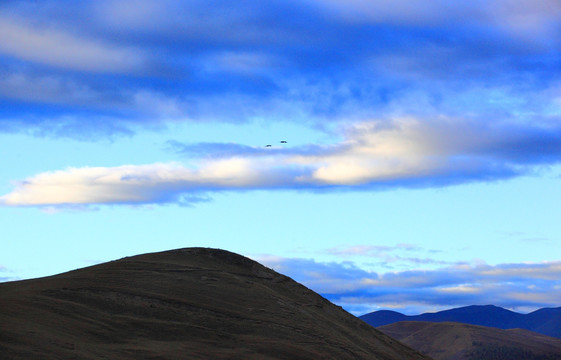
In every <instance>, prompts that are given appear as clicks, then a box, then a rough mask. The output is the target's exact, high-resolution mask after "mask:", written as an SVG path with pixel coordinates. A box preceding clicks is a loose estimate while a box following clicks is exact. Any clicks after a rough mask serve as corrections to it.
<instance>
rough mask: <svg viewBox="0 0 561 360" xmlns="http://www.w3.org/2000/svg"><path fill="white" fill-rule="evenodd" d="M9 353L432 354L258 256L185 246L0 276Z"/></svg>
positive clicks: (4, 350)
mask: <svg viewBox="0 0 561 360" xmlns="http://www.w3.org/2000/svg"><path fill="white" fill-rule="evenodd" d="M0 354H2V358H5V359H102V358H110V359H211V358H212V359H388V360H390V359H426V357H424V356H422V355H420V354H419V353H417V352H416V351H414V350H412V349H410V348H408V347H406V346H404V345H402V344H401V343H399V342H397V341H395V340H393V339H391V338H390V337H388V336H386V335H384V334H382V333H381V332H379V331H378V330H376V329H374V328H372V327H370V326H369V325H367V324H366V323H364V322H363V321H361V320H359V319H357V318H355V317H354V316H352V315H350V314H349V313H347V312H346V311H344V310H343V309H341V308H340V307H337V306H335V305H333V304H331V303H330V302H329V301H327V300H325V299H324V298H322V297H321V296H319V295H318V294H316V293H314V292H312V291H311V290H309V289H307V288H306V287H304V286H302V285H300V284H298V283H296V282H295V281H293V280H291V279H290V278H288V277H286V276H284V275H281V274H278V273H276V272H275V271H273V270H270V269H268V268H266V267H264V266H262V265H260V264H259V263H257V262H255V261H253V260H250V259H248V258H245V257H242V256H240V255H237V254H233V253H230V252H227V251H223V250H215V249H204V248H188V249H180V250H173V251H167V252H161V253H152V254H145V255H139V256H134V257H129V258H124V259H121V260H117V261H112V262H109V263H104V264H100V265H96V266H92V267H88V268H84V269H80V270H75V271H71V272H68V273H64V274H60V275H55V276H51V277H46V278H40V279H33V280H26V281H16V282H10V283H2V284H0Z"/></svg>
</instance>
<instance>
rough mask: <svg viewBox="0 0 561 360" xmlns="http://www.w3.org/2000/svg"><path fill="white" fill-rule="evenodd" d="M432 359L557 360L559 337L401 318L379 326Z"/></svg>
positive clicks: (525, 331)
mask: <svg viewBox="0 0 561 360" xmlns="http://www.w3.org/2000/svg"><path fill="white" fill-rule="evenodd" d="M379 329H380V330H382V331H383V332H384V333H386V334H387V335H389V336H391V337H393V338H395V339H398V340H400V341H401V342H403V343H405V344H407V345H409V346H411V347H412V348H414V349H417V350H419V351H420V352H422V353H424V354H427V355H429V356H431V357H433V358H434V359H436V360H515V359H516V360H554V359H557V360H559V359H561V339H557V338H553V337H549V336H545V335H542V334H538V333H535V332H531V331H528V330H523V329H511V330H502V329H497V328H491V327H484V326H477V325H468V324H460V323H453V322H439V323H434V322H424V321H403V322H397V323H394V324H391V325H385V326H381V327H380V328H379Z"/></svg>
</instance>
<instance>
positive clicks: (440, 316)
mask: <svg viewBox="0 0 561 360" xmlns="http://www.w3.org/2000/svg"><path fill="white" fill-rule="evenodd" d="M360 318H361V319H362V320H364V321H366V322H367V323H369V324H370V325H372V326H374V327H379V326H383V325H388V324H392V323H395V322H398V321H430V322H445V321H451V322H459V323H465V324H471V325H481V326H490V327H496V328H499V329H515V328H520V329H526V330H530V331H534V332H537V333H540V334H544V335H548V336H553V337H557V338H561V307H558V308H544V309H539V310H536V311H534V312H531V313H529V314H520V313H517V312H514V311H510V310H506V309H503V308H501V307H498V306H493V305H472V306H465V307H461V308H456V309H450V310H445V311H439V312H435V313H424V314H421V315H413V316H408V315H404V314H401V313H399V312H395V311H388V310H381V311H375V312H372V313H369V314H365V315H362V316H360Z"/></svg>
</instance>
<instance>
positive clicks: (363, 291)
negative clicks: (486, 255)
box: [259, 256, 561, 315]
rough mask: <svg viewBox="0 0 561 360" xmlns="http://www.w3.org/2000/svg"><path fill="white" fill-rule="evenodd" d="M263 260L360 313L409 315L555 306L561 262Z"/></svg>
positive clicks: (560, 284) (560, 286) (559, 291)
mask: <svg viewBox="0 0 561 360" xmlns="http://www.w3.org/2000/svg"><path fill="white" fill-rule="evenodd" d="M259 260H260V261H262V262H263V263H264V264H266V265H267V266H269V267H272V268H273V269H275V270H277V271H279V272H281V273H284V274H286V275H288V276H290V277H292V278H294V279H295V280H296V281H299V282H302V283H303V284H304V285H306V286H308V287H309V288H311V289H312V290H314V291H316V292H318V293H320V294H322V295H323V296H325V297H327V298H328V299H329V300H331V301H332V302H334V303H336V304H338V305H341V306H343V307H345V308H346V309H347V310H349V311H351V312H353V313H354V314H356V315H362V314H365V313H368V312H371V311H376V310H380V309H394V310H396V311H402V312H405V313H408V314H418V313H421V312H425V311H434V310H440V309H447V308H451V307H459V306H467V305H473V304H494V305H497V306H502V307H505V308H510V309H513V308H514V309H519V310H520V311H526V310H528V311H530V310H533V309H536V308H540V307H557V306H559V298H560V296H561V262H560V261H551V262H543V263H520V264H500V265H495V266H492V265H487V264H467V263H464V264H460V263H459V264H453V265H448V266H445V267H441V268H439V269H435V270H413V271H399V272H387V273H376V272H369V271H365V270H363V269H361V268H360V267H357V266H356V265H355V264H353V263H352V262H346V263H321V262H316V261H314V260H309V259H291V258H279V257H272V256H269V257H266V256H264V257H262V258H260V259H259Z"/></svg>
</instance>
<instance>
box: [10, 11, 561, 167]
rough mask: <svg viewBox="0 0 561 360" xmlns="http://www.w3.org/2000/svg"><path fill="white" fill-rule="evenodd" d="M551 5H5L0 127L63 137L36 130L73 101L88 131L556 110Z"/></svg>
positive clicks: (497, 116) (554, 114)
mask: <svg viewBox="0 0 561 360" xmlns="http://www.w3.org/2000/svg"><path fill="white" fill-rule="evenodd" d="M560 18H561V7H560V6H559V4H558V3H557V2H555V1H553V0H551V1H550V0H548V1H543V2H539V3H538V2H531V1H526V0H524V1H514V0H494V1H487V2H482V1H475V2H469V3H462V4H457V3H454V4H450V3H449V2H448V1H440V0H439V1H433V2H431V3H430V4H426V3H425V2H422V1H418V0H399V1H394V2H387V1H361V0H353V1H346V2H343V1H339V0H309V1H271V2H267V4H264V3H263V2H260V1H254V0H251V1H244V2H236V3H232V2H230V1H215V2H213V3H212V4H209V3H207V2H204V1H189V2H177V1H152V0H136V1H127V2H124V1H116V0H104V1H80V2H71V3H64V4H62V3H60V2H55V1H44V2H23V3H22V2H3V3H2V4H0V29H2V31H0V33H2V34H5V39H1V35H0V65H1V66H0V68H2V69H5V70H3V71H2V73H0V80H1V81H2V86H0V89H5V90H4V91H3V92H2V93H0V102H2V107H1V108H2V109H3V110H2V111H1V112H0V123H5V125H4V126H0V131H1V130H3V129H11V130H8V131H17V130H18V129H19V131H22V132H32V133H39V134H49V136H67V135H66V134H65V133H64V131H59V132H54V133H50V132H49V131H48V128H49V127H51V126H53V127H57V128H59V129H66V128H67V127H68V126H67V124H66V123H65V121H66V120H67V119H76V118H78V117H82V116H83V113H84V112H85V111H90V112H101V113H102V114H103V115H104V116H106V117H110V118H112V119H113V120H112V123H113V124H115V126H112V127H106V128H104V129H103V130H102V131H98V132H97V133H95V136H92V138H102V137H104V136H112V135H115V134H117V135H118V134H121V133H123V131H121V130H123V129H124V132H125V133H129V134H132V133H134V132H135V131H137V129H138V126H141V127H147V128H149V127H150V125H152V124H153V123H156V124H159V123H162V122H166V121H214V122H229V123H236V122H247V121H251V120H253V119H256V118H259V119H265V120H266V121H295V122H298V123H299V124H308V125H310V126H312V127H313V126H318V125H325V124H326V123H329V122H331V123H347V122H349V121H352V122H356V121H364V120H365V119H369V118H372V117H373V116H377V117H395V116H409V117H419V116H427V117H434V116H441V115H444V116H448V117H455V116H470V117H474V118H480V119H493V120H494V121H495V120H498V121H501V120H504V119H515V120H516V121H520V122H527V123H529V122H534V121H542V120H544V119H546V118H547V119H550V121H554V122H555V121H557V119H558V116H559V104H558V101H557V100H558V98H559V91H558V89H559V80H558V79H559V67H558V66H557V64H558V63H559V51H558V49H559V45H560V44H559V40H558V37H557V36H555V34H556V32H557V24H558V23H559V19H560ZM22 104H24V105H25V106H23V105H22ZM53 104H54V105H56V106H53ZM6 109H8V110H6ZM7 112H9V114H6V113H7ZM160 112H161V113H160ZM12 118H17V119H23V120H21V121H18V122H17V124H15V125H14V122H13V121H11V119H12ZM92 118H95V117H88V116H83V121H81V122H77V123H82V124H84V131H87V130H88V129H89V128H91V126H90V125H89V122H90V121H91V120H92ZM30 119H35V120H30ZM10 124H12V125H10ZM30 129H31V130H32V131H29V130H30ZM350 170H351V171H355V170H356V169H350Z"/></svg>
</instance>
